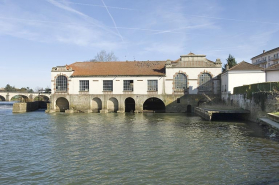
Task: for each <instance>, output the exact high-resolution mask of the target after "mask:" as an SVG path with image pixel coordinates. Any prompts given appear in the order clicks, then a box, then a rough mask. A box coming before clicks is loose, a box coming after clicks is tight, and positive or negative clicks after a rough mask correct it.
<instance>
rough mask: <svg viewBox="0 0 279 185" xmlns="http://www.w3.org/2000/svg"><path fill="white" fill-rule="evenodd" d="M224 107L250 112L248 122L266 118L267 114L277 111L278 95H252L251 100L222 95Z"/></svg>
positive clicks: (261, 93) (278, 108)
mask: <svg viewBox="0 0 279 185" xmlns="http://www.w3.org/2000/svg"><path fill="white" fill-rule="evenodd" d="M222 100H223V103H224V105H227V106H232V107H237V108H243V109H245V110H249V111H250V112H251V114H250V117H249V120H251V121H257V118H260V117H266V115H267V113H270V112H276V111H279V95H278V94H274V93H266V92H259V93H254V94H253V97H252V99H247V97H246V95H244V94H228V93H222Z"/></svg>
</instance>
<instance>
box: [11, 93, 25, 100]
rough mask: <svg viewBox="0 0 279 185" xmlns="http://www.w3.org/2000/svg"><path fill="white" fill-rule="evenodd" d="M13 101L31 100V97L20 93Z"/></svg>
mask: <svg viewBox="0 0 279 185" xmlns="http://www.w3.org/2000/svg"><path fill="white" fill-rule="evenodd" d="M11 101H18V102H29V98H28V97H27V96H25V95H22V94H18V95H15V96H13V97H12V98H11Z"/></svg>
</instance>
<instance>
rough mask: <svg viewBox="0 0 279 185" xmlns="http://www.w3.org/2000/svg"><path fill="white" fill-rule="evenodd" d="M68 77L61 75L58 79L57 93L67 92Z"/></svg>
mask: <svg viewBox="0 0 279 185" xmlns="http://www.w3.org/2000/svg"><path fill="white" fill-rule="evenodd" d="M67 83H68V80H67V77H66V76H63V75H60V76H58V77H57V78H56V91H57V92H67Z"/></svg>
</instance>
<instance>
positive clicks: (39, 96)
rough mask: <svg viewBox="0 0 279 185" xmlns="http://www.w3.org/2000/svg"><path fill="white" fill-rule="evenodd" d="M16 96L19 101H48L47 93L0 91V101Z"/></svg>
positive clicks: (48, 95)
mask: <svg viewBox="0 0 279 185" xmlns="http://www.w3.org/2000/svg"><path fill="white" fill-rule="evenodd" d="M12 98H18V99H19V101H21V102H33V101H36V100H41V101H48V100H49V99H50V94H49V93H24V92H0V101H11V100H12Z"/></svg>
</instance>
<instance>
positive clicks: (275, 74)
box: [266, 71, 279, 82]
mask: <svg viewBox="0 0 279 185" xmlns="http://www.w3.org/2000/svg"><path fill="white" fill-rule="evenodd" d="M266 81H267V82H279V71H266Z"/></svg>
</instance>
